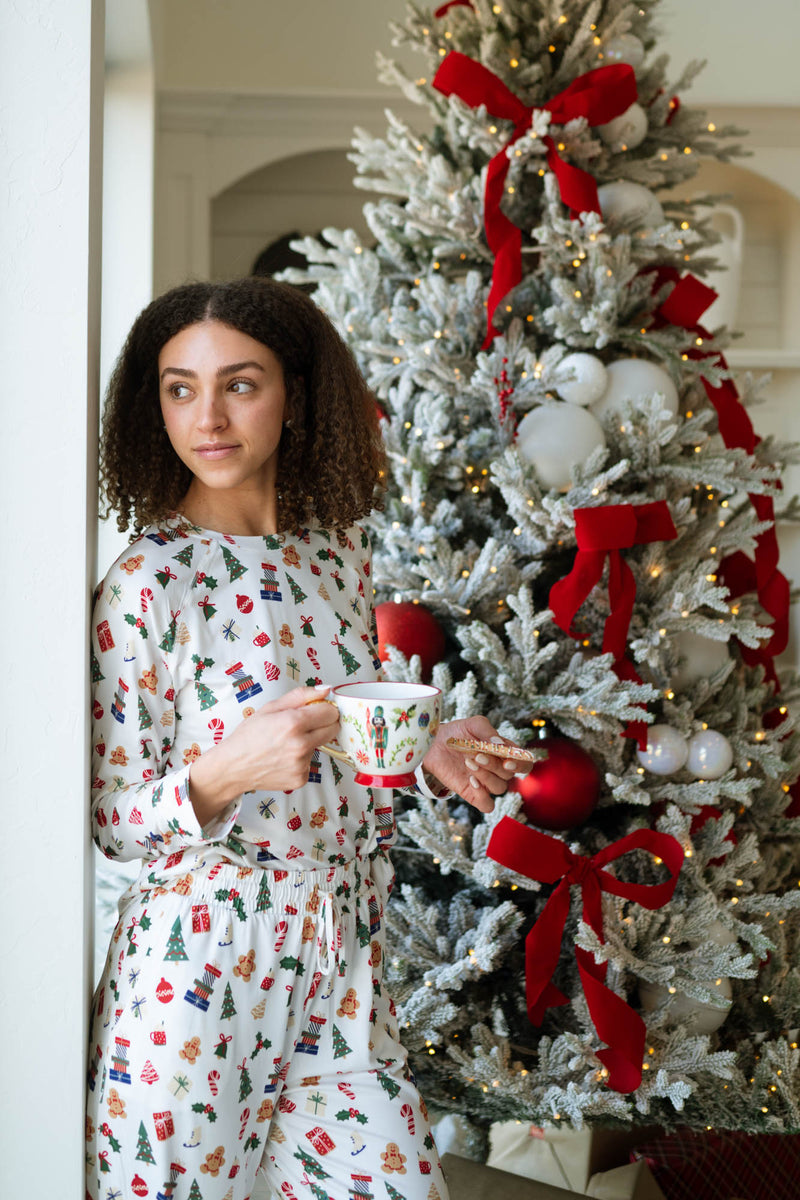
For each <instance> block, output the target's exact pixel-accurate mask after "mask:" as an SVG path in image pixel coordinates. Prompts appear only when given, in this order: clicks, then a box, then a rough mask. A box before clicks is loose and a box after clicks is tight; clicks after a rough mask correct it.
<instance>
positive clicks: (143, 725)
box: [137, 696, 153, 731]
mask: <svg viewBox="0 0 800 1200" xmlns="http://www.w3.org/2000/svg"><path fill="white" fill-rule="evenodd" d="M137 699H138V701H139V729H140V731H141V730H142V729H149V728H150V726H151V725H152V724H153V718H152V717H151V716H150V713H149V712H148V711H147V706H146V705H145V702H144V700H143V699H142V697H141V696H139V697H137Z"/></svg>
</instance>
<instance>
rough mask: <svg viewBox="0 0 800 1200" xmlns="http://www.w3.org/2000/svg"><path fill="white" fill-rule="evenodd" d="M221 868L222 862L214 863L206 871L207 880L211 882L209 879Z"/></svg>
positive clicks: (217, 873)
mask: <svg viewBox="0 0 800 1200" xmlns="http://www.w3.org/2000/svg"><path fill="white" fill-rule="evenodd" d="M221 870H222V863H221V862H219V863H215V865H214V866H213V867H212V868H211V870H210V871H209V872H208V882H209V883H211V880H212V879H214V878H215V877H216V876H217V875H219V873H220V871H221Z"/></svg>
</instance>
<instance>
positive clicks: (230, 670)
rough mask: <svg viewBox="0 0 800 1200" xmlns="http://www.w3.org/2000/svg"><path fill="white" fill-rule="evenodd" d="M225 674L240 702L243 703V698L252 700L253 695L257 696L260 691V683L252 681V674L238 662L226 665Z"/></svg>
mask: <svg viewBox="0 0 800 1200" xmlns="http://www.w3.org/2000/svg"><path fill="white" fill-rule="evenodd" d="M225 674H226V675H227V676H229V678H230V680H231V683H232V684H233V690H234V692H235V693H236V699H237V700H238V701H239V703H240V704H244V702H245V700H252V698H253V696H257V695H258V694H259V692H261V691H262V687H261V684H260V683H256V682H254V680H253V676H252V675H250V674H249V673H248V672H247V671H246V670H245V669H244V666H243V665H242V664H241V663H240V662H237V663H233V664H232V665H231V666H229V667H226V668H225Z"/></svg>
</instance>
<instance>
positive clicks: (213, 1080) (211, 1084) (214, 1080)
mask: <svg viewBox="0 0 800 1200" xmlns="http://www.w3.org/2000/svg"><path fill="white" fill-rule="evenodd" d="M208 1088H209V1091H210V1092H211V1095H212V1096H216V1094H217V1092H218V1091H219V1071H209V1072H208Z"/></svg>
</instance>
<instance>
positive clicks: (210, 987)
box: [183, 963, 222, 1012]
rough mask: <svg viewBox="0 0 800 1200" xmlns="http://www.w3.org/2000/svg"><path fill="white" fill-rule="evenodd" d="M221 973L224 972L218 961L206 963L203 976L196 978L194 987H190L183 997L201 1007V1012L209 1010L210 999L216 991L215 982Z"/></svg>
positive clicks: (196, 1006)
mask: <svg viewBox="0 0 800 1200" xmlns="http://www.w3.org/2000/svg"><path fill="white" fill-rule="evenodd" d="M221 975H222V972H221V971H220V969H219V967H218V966H217V964H216V963H206V969H205V971H204V972H203V978H202V979H195V981H194V987H193V988H189V989H188V991H187V992H186V995H185V996H184V997H183V998H184V1000H186V1001H187V1003H189V1004H191V1005H193V1006H194V1007H195V1008H199V1009H200V1011H201V1012H208V1004H209V1000H210V999H211V996H212V995H213V992H214V982H215V980H217V979H219V978H220V976H221Z"/></svg>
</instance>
